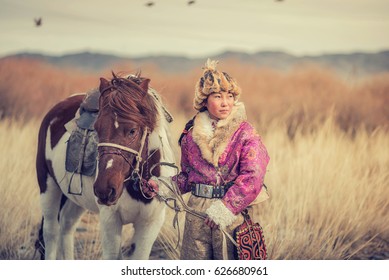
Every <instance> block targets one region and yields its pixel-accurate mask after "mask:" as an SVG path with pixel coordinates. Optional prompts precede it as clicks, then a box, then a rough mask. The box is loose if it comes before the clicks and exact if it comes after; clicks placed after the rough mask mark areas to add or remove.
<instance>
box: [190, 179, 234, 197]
mask: <svg viewBox="0 0 389 280" xmlns="http://www.w3.org/2000/svg"><path fill="white" fill-rule="evenodd" d="M233 184H234V182H229V183H227V184H226V185H224V186H213V185H207V184H195V183H192V184H190V186H191V190H192V194H193V195H195V196H198V197H205V198H222V197H223V196H224V195H225V194H226V193H227V191H228V189H229V188H230V187H231V186H232V185H233Z"/></svg>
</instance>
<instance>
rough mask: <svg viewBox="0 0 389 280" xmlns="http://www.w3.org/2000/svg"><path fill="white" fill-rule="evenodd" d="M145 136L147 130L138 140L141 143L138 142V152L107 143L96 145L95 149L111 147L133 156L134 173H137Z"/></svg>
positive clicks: (146, 130)
mask: <svg viewBox="0 0 389 280" xmlns="http://www.w3.org/2000/svg"><path fill="white" fill-rule="evenodd" d="M147 134H148V129H147V128H146V129H145V130H144V131H143V135H142V138H141V140H140V141H141V142H140V149H139V152H138V151H135V150H134V149H131V148H129V147H126V146H123V145H120V144H115V143H107V142H103V143H99V144H97V147H112V148H116V149H119V150H123V151H126V152H129V153H132V154H134V155H135V156H136V165H135V169H134V171H135V172H139V165H140V162H141V161H142V152H143V148H144V146H145V142H146V136H147Z"/></svg>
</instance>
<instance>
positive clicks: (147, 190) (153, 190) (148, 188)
mask: <svg viewBox="0 0 389 280" xmlns="http://www.w3.org/2000/svg"><path fill="white" fill-rule="evenodd" d="M158 191H159V188H158V184H157V182H155V181H153V180H151V179H150V180H149V181H148V182H147V184H142V192H143V193H144V194H145V195H146V196H147V197H149V198H153V197H154V196H156V195H157V193H158Z"/></svg>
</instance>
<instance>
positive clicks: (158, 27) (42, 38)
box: [0, 0, 389, 58]
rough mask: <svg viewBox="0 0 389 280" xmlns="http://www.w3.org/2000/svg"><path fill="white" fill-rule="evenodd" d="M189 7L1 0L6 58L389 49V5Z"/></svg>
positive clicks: (303, 1) (220, 2)
mask: <svg viewBox="0 0 389 280" xmlns="http://www.w3.org/2000/svg"><path fill="white" fill-rule="evenodd" d="M148 2H153V3H154V5H152V6H150V7H149V6H147V5H146V4H147V3H148ZM188 2H189V1H188V0H151V1H149V0H103V1H101V0H0V57H3V56H6V55H9V54H14V53H17V52H25V51H28V52H37V53H42V54H48V55H64V54H71V53H77V52H82V51H90V52H98V53H107V54H115V55H122V56H127V57H141V56H148V55H180V56H186V57H192V58H193V57H205V56H210V55H216V54H218V53H221V52H224V51H244V52H247V53H254V52H258V51H284V52H288V53H290V54H294V55H298V56H302V55H319V54H328V53H350V52H377V51H382V50H386V49H389V0H278V1H277V0H195V2H194V4H192V5H188ZM39 17H42V25H41V26H39V27H37V26H35V23H34V18H39Z"/></svg>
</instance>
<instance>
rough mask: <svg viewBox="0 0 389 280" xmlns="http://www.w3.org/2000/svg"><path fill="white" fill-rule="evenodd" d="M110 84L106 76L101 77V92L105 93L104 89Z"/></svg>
mask: <svg viewBox="0 0 389 280" xmlns="http://www.w3.org/2000/svg"><path fill="white" fill-rule="evenodd" d="M109 86H110V84H109V81H107V80H106V79H104V78H100V87H99V90H100V94H101V93H103V92H104V90H106V89H107V88H108V87H109Z"/></svg>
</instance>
